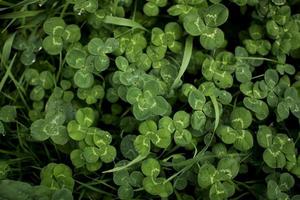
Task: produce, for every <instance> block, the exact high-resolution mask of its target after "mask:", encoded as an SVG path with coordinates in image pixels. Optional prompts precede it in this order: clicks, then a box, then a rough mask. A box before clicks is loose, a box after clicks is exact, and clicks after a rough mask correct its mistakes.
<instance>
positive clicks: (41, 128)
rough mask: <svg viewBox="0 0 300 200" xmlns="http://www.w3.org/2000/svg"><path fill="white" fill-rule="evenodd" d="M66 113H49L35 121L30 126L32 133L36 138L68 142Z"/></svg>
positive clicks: (62, 143) (59, 142) (38, 139)
mask: <svg viewBox="0 0 300 200" xmlns="http://www.w3.org/2000/svg"><path fill="white" fill-rule="evenodd" d="M65 120H66V119H65V116H64V114H62V113H60V114H57V115H48V117H47V116H46V118H45V119H39V120H36V121H34V122H33V123H32V124H31V126H30V133H31V136H32V137H33V139H34V140H37V141H44V140H47V139H49V138H51V140H52V141H53V142H54V143H56V144H60V145H64V144H66V143H67V142H68V140H69V137H68V134H67V128H66V127H65V126H64V125H63V124H64V123H65Z"/></svg>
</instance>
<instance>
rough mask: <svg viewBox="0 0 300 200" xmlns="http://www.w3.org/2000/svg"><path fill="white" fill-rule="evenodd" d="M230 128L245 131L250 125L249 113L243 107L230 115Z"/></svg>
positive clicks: (250, 117) (250, 116)
mask: <svg viewBox="0 0 300 200" xmlns="http://www.w3.org/2000/svg"><path fill="white" fill-rule="evenodd" d="M230 120H231V126H232V127H233V128H234V129H236V130H240V129H246V128H248V127H249V126H250V125H251V123H252V115H251V112H250V111H249V110H247V109H245V108H243V107H237V108H235V109H234V110H233V111H232V112H231V115H230Z"/></svg>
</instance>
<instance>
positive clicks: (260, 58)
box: [236, 56, 278, 63]
mask: <svg viewBox="0 0 300 200" xmlns="http://www.w3.org/2000/svg"><path fill="white" fill-rule="evenodd" d="M236 58H237V59H241V60H261V61H268V62H274V63H278V61H277V60H274V59H270V58H264V57H247V56H236Z"/></svg>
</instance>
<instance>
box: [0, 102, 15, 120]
mask: <svg viewBox="0 0 300 200" xmlns="http://www.w3.org/2000/svg"><path fill="white" fill-rule="evenodd" d="M16 117H17V110H16V107H15V106H10V105H5V106H2V107H1V108H0V121H2V122H14V121H15V119H16Z"/></svg>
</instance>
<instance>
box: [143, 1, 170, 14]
mask: <svg viewBox="0 0 300 200" xmlns="http://www.w3.org/2000/svg"><path fill="white" fill-rule="evenodd" d="M147 1H148V2H147V3H146V4H145V5H144V7H143V11H144V13H145V14H146V15H147V16H157V15H158V14H159V9H160V8H162V7H165V6H166V5H167V3H168V1H167V0H147Z"/></svg>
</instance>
